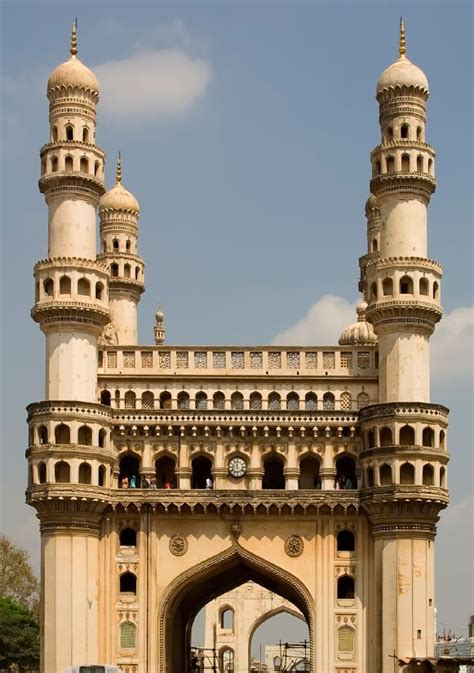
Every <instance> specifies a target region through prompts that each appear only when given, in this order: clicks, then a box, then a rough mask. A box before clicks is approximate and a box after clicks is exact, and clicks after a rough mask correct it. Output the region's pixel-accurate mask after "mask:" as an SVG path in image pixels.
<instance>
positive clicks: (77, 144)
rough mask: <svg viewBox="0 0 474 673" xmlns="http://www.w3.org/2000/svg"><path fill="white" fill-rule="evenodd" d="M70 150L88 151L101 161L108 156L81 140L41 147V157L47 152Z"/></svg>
mask: <svg viewBox="0 0 474 673" xmlns="http://www.w3.org/2000/svg"><path fill="white" fill-rule="evenodd" d="M70 149H79V150H88V151H89V152H93V153H94V154H96V155H97V156H98V157H100V158H101V159H105V156H106V155H105V152H104V150H103V149H102V148H101V147H99V146H98V145H95V144H94V143H84V142H82V141H81V140H56V141H54V142H50V143H45V144H44V145H43V146H42V147H41V149H40V157H43V154H45V152H49V151H50V150H70ZM68 175H69V173H68Z"/></svg>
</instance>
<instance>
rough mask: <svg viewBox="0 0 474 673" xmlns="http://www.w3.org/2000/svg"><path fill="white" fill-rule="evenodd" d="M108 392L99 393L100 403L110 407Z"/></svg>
mask: <svg viewBox="0 0 474 673" xmlns="http://www.w3.org/2000/svg"><path fill="white" fill-rule="evenodd" d="M110 398H111V395H110V390H102V391H101V393H100V403H101V404H105V405H106V406H108V407H110V401H111V400H110Z"/></svg>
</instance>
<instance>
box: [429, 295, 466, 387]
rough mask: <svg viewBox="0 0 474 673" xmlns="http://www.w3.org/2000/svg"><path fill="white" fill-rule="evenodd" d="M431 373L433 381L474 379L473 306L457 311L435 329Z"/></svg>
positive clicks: (447, 316)
mask: <svg viewBox="0 0 474 673" xmlns="http://www.w3.org/2000/svg"><path fill="white" fill-rule="evenodd" d="M431 372H432V375H433V378H434V379H437V380H441V379H443V380H447V379H461V378H473V376H474V306H462V307H460V308H455V309H454V310H453V311H451V313H448V314H446V315H445V316H444V317H443V319H442V320H441V322H440V323H439V324H438V325H437V326H436V330H435V333H434V334H433V336H432V337H431Z"/></svg>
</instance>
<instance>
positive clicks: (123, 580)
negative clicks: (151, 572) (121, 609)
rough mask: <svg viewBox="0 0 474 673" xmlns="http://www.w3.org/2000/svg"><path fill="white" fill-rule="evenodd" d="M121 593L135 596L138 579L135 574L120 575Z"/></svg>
mask: <svg viewBox="0 0 474 673" xmlns="http://www.w3.org/2000/svg"><path fill="white" fill-rule="evenodd" d="M120 593H121V594H134V595H136V593H137V578H136V575H134V574H133V573H129V572H127V573H123V575H120Z"/></svg>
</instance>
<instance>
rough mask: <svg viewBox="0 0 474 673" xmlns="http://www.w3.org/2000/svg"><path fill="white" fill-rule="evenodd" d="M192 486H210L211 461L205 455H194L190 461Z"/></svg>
mask: <svg viewBox="0 0 474 673" xmlns="http://www.w3.org/2000/svg"><path fill="white" fill-rule="evenodd" d="M191 467H192V478H191V487H192V488H212V461H211V459H210V458H207V457H206V456H202V455H199V456H196V457H195V458H193V460H192V462H191Z"/></svg>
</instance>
